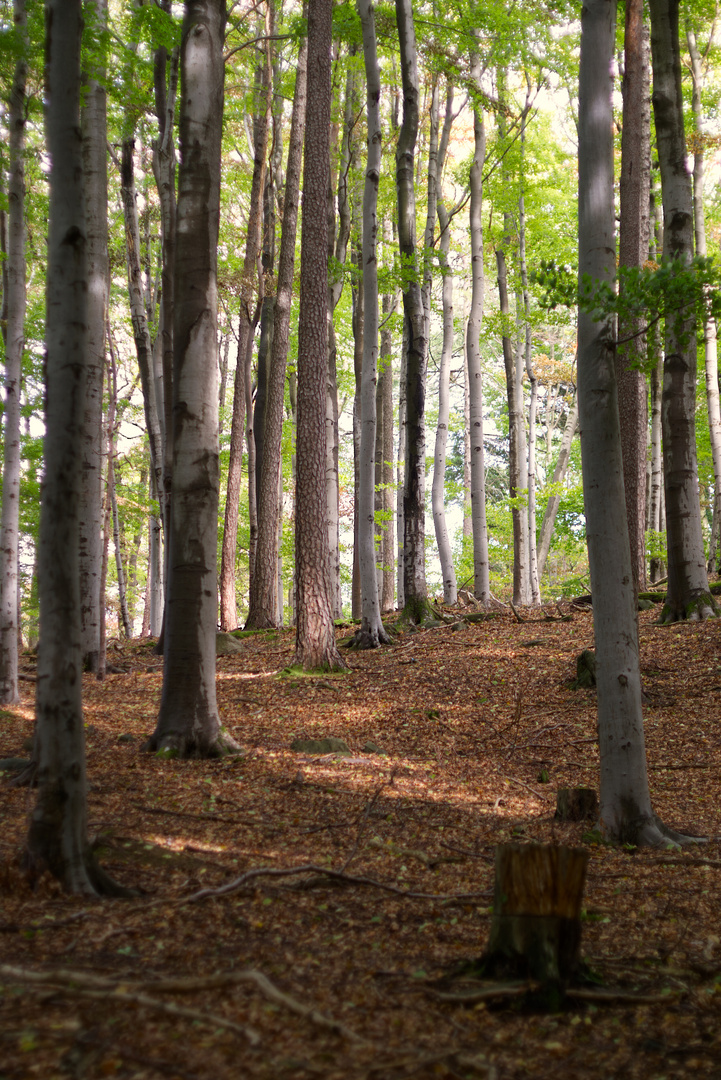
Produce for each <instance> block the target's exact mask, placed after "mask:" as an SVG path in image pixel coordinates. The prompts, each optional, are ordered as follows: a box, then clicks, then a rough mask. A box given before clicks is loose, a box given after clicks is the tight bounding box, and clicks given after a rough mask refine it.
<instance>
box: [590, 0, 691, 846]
mask: <svg viewBox="0 0 721 1080" xmlns="http://www.w3.org/2000/svg"><path fill="white" fill-rule="evenodd" d="M615 28H616V4H615V0H586V3H585V5H584V8H583V12H582V16H581V60H580V81H579V89H580V93H579V121H578V127H579V147H578V167H579V179H578V237H579V239H578V283H579V289H580V288H581V284H582V281H583V279H584V275H587V276H588V278H590V280H591V281H592V282H602V281H606V282H610V281H612V280H613V277H614V274H615V246H616V245H615V237H614V224H615V222H614V201H613V109H612V89H613V74H612V61H613V54H614V44H615ZM578 399H579V409H580V426H581V457H582V463H583V493H584V502H585V509H586V536H587V540H588V559H589V568H590V575H591V591H592V593H593V598H594V603H593V626H594V634H595V639H596V680H597V699H598V739H599V750H600V756H601V785H600V787H601V798H600V803H601V815H600V816H601V828H602V830H603V832H604V833H605V835H606V836H608V837H609V839H612V840H616V841H618V842H620V843H631V844H636V845H643V844H650V845H664V844H667V843H669V842H678V841H679V840H680V839H682V838H681V837H679V836H678V834H675V833H673V832H672V830H669V829H666V828H665V827H664V826H663V825H662V824H661V822H660V821H659V820H658V818H657V817H656V815H655V814H654V813H653V810H652V808H651V799H650V795H649V789H648V776H647V772H646V750H645V745H644V733H643V715H642V710H641V678H640V670H639V654H638V621H637V617H636V616H637V612H636V608H637V598H636V594H635V592H634V587H633V575H632V572H631V550H630V546H629V540H628V525H627V521H626V503H625V495H624V487H623V464H622V457H621V434H620V423H619V416H618V396H617V388H616V379H615V365H614V335H613V324H612V320H611V319H610V318H609V317H602V318H600V319H597V320H595V319H594V318H593V317H592V315H590V314H589V313H588V312H585V311H579V314H578Z"/></svg>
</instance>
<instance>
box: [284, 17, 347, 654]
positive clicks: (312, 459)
mask: <svg viewBox="0 0 721 1080" xmlns="http://www.w3.org/2000/svg"><path fill="white" fill-rule="evenodd" d="M331 23H332V4H331V0H309V3H308V99H309V100H310V101H312V102H313V108H312V109H310V110H309V112H308V117H307V121H306V129H305V161H304V166H303V214H302V231H301V267H300V315H299V322H298V435H297V440H296V445H297V465H296V468H297V482H296V519H295V552H296V571H297V628H296V651H295V655H296V661H297V663H299V664H300V665H301V666H302V667H304V668H308V669H319V668H323V669H341V668H344V667H345V664H344V662H343V660H342V658H341V655H340V653H339V652H338V647H337V645H336V642H335V628H334V623H333V607H332V603H333V591H332V584H331V580H330V566H329V561H330V553H329V551H328V527H327V503H326V499H325V452H326V437H325V401H326V375H327V365H328V286H327V281H328V212H327V210H328V201H327V200H328V195H327V193H328V184H329V180H330V137H329V136H330V99H331V84H330V50H331Z"/></svg>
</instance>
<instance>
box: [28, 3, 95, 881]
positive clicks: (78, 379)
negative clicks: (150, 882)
mask: <svg viewBox="0 0 721 1080" xmlns="http://www.w3.org/2000/svg"><path fill="white" fill-rule="evenodd" d="M81 28H82V12H81V4H80V0H48V2H47V3H46V61H47V62H46V78H47V82H46V90H45V101H46V145H47V150H48V155H49V160H50V162H51V163H52V164H51V170H50V207H49V230H48V268H47V293H46V296H47V310H46V324H45V325H46V338H45V341H46V349H47V365H46V378H47V382H46V392H47V399H46V400H47V408H46V413H45V445H44V451H45V453H44V459H45V479H44V484H43V496H42V512H41V521H40V544H39V555H38V572H39V578H40V622H41V631H40V644H39V650H38V683H37V698H36V726H35V749H34V759H35V761H36V764H37V771H36V778H37V784H38V797H37V802H36V805H35V808H34V810H33V812H32V817H31V821H30V828H29V831H28V837H27V849H26V850H27V860H28V863H29V865H30V867H31V868H32V870H33V871H34V872H35V873H37V872H41V871H42V870H44V869H49V870H50V872H51V873H52V874H54V875H55V877H57V878H59V880H60V881H61V882H62V884H63V886H64V887H65V889H67V891H68V892H73V893H84V894H86V895H88V894H89V895H93V894H97V893H99V892H109V891H112V883H111V882H110V880H109V879H108V878H107V877H106V876H105V874H104V873H103V872H102V870H100V868H99V867H98V866H97V865H96V864H95V861H94V859H93V857H92V854H91V852H90V848H89V845H88V841H87V806H86V780H85V732H84V726H83V709H82V697H81V692H82V651H81V633H80V572H79V560H78V532H79V529H78V513H79V487H80V471H81V468H82V455H81V451H80V447H81V440H80V432H81V431H82V426H83V410H84V402H85V397H84V389H85V388H84V382H85V368H86V358H87V277H86V275H87V263H86V251H85V217H84V199H83V183H82V178H83V167H82V140H81V136H80V43H81Z"/></svg>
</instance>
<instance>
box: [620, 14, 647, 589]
mask: <svg viewBox="0 0 721 1080" xmlns="http://www.w3.org/2000/svg"><path fill="white" fill-rule="evenodd" d="M650 138H651V136H650V105H649V71H648V34H647V31H646V29H645V27H644V25H643V0H626V30H625V38H624V75H623V127H622V134H621V182H620V195H621V224H620V229H619V248H618V253H619V264H620V265H621V266H627V267H641V266H643V265H644V263H645V262H646V260H647V259H648V234H649V216H648V214H649V191H650V178H651V152H650V146H651V144H650ZM641 329H642V321H641V320H639V319H622V320H619V326H618V336H619V339H620V341H622V342H624V343H623V344H619V347H618V349H617V351H616V380H617V384H618V405H619V413H620V420H621V448H622V451H623V478H624V490H625V492H626V515H627V517H628V535H629V540H630V544H631V566H632V568H633V580H634V587H635V589H636V591H637V592H638V591H639V590H642V589H643V588H644V587H645V584H646V537H645V531H644V526H645V522H646V506H645V501H646V442H647V429H648V416H647V401H646V398H647V390H646V376H645V375H644V372H643V370H642V364H643V361H644V360H645V357H646V339H645V336H644V335H643V334H641V333H640V331H641ZM626 338H627V339H630V340H626V341H624V339H626Z"/></svg>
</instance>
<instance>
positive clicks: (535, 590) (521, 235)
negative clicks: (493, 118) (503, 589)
mask: <svg viewBox="0 0 721 1080" xmlns="http://www.w3.org/2000/svg"><path fill="white" fill-rule="evenodd" d="M530 105H531V82H530V80H527V87H526V101H525V105H524V108H523V115H522V117H521V139H520V143H521V178H520V180H521V191H520V194H519V196H518V263H519V270H520V274H521V290H522V294H523V315H524V325H523V331H524V332H523V339H524V340H523V347H524V367H525V369H526V375H527V376H528V381H529V383H530V385H531V393H530V398H529V404H528V446H527V454H528V457H527V459H526V461H527V467H526V477H525V481H526V482H525V484H524V487H525V488H526V490H527V493H528V494H527V500H528V508H527V512H526V527H527V530H528V587H529V590H530V595H529V597H528V600H529V602H530V603H532V604H534V605H535V606H538V605H539V604H540V603H541V591H540V586H539V581H538V578H539V573H538V552H537V549H536V412H537V408H538V379H537V378H536V376H535V374H534V371H533V362H532V349H531V345H532V342H531V294H530V292H529V289H528V263H527V260H526V196H525V187H526V177H525V161H526V124H527V122H528V114H529V112H530ZM518 381H519V383H520V392H521V393H520V396H521V401H520V405H521V409H523V376H522V375H520V376H519V380H518ZM524 430H525V429H524Z"/></svg>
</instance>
